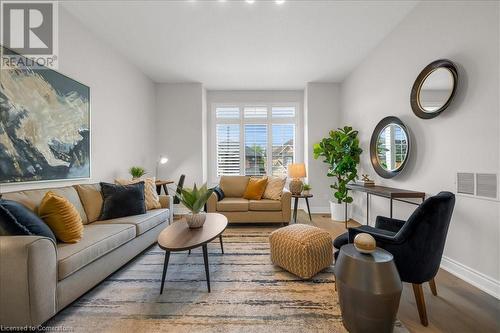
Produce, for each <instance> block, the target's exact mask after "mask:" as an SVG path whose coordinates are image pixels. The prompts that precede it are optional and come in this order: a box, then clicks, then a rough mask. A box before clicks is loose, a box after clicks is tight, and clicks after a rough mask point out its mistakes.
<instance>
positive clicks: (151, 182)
mask: <svg viewBox="0 0 500 333" xmlns="http://www.w3.org/2000/svg"><path fill="white" fill-rule="evenodd" d="M139 182H144V199H145V201H146V209H147V210H151V209H158V208H161V204H160V197H159V196H158V193H157V192H156V184H155V179H154V178H144V179H140V178H139V179H134V180H128V179H115V183H116V184H118V185H130V184H136V183H139Z"/></svg>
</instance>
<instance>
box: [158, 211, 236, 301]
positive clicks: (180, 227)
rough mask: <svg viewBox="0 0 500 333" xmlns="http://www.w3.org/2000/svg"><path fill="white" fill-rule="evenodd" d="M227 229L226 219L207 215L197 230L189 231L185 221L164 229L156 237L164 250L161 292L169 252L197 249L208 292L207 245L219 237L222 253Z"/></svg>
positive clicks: (222, 216) (221, 216)
mask: <svg viewBox="0 0 500 333" xmlns="http://www.w3.org/2000/svg"><path fill="white" fill-rule="evenodd" d="M226 227H227V218H226V217H225V216H224V215H222V214H217V213H207V219H206V220H205V224H204V225H203V227H201V228H198V229H189V227H188V225H187V223H186V220H184V219H181V220H179V221H177V222H174V223H172V224H171V225H169V226H168V227H166V228H165V229H164V230H163V231H162V232H161V233H160V235H159V236H158V245H159V246H160V248H162V249H163V250H165V262H164V264H163V275H162V278H161V290H160V294H161V293H163V286H164V284H165V276H166V275H167V267H168V260H169V258H170V252H179V251H186V250H191V249H194V248H197V247H200V246H201V247H202V249H203V260H204V261H205V274H206V276H207V287H208V292H210V273H209V267H208V251H207V244H208V243H210V242H211V241H213V240H214V239H215V238H217V237H219V240H220V245H221V249H222V253H224V247H223V245H222V233H223V232H224V230H225V229H226Z"/></svg>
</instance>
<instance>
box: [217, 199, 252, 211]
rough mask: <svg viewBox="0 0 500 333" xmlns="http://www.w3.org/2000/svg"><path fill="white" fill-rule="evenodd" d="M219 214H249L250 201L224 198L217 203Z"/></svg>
mask: <svg viewBox="0 0 500 333" xmlns="http://www.w3.org/2000/svg"><path fill="white" fill-rule="evenodd" d="M217 211H219V212H247V211H248V200H247V199H243V198H227V197H226V198H224V199H222V200H221V201H219V202H217Z"/></svg>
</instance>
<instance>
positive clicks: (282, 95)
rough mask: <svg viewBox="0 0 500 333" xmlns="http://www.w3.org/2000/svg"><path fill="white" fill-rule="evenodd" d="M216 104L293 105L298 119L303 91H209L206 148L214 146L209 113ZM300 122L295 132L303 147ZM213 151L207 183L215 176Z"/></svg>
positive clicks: (302, 100) (210, 150)
mask: <svg viewBox="0 0 500 333" xmlns="http://www.w3.org/2000/svg"><path fill="white" fill-rule="evenodd" d="M218 103H229V104H230V103H235V104H241V103H294V104H297V105H298V106H299V110H298V113H299V117H300V115H302V110H303V108H304V91H303V90H209V91H207V112H208V127H209V133H208V134H209V140H208V147H214V146H215V141H214V140H215V139H214V138H213V135H210V133H211V132H210V129H211V126H212V121H211V120H212V117H211V112H212V111H213V105H214V104H218ZM301 120H302V119H301ZM301 125H302V122H300V123H299V129H298V131H297V133H296V134H297V143H298V144H299V145H303V141H304V139H303V135H304V134H303V131H302V130H301V128H302V126H301ZM214 155H215V154H214V150H213V149H208V175H209V181H210V182H211V183H213V182H214V179H213V178H214V175H215V170H214V167H215V164H214V160H215V158H216V157H215V156H214ZM296 159H297V161H298V162H302V161H303V159H304V157H303V151H299V152H298V153H297V155H296Z"/></svg>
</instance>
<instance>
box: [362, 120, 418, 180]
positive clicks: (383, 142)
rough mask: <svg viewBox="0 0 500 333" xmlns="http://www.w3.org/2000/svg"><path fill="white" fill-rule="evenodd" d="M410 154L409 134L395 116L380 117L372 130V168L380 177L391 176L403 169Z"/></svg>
mask: <svg viewBox="0 0 500 333" xmlns="http://www.w3.org/2000/svg"><path fill="white" fill-rule="evenodd" d="M409 155H410V135H409V134H408V130H407V129H406V126H405V125H404V124H403V122H402V121H401V120H400V119H399V118H396V117H387V118H384V119H382V120H381V121H380V122H379V123H378V125H377V126H376V127H375V130H374V131H373V134H372V138H371V141H370V156H371V161H372V165H373V168H374V169H375V171H376V172H377V174H379V175H380V176H381V177H384V178H392V177H394V176H396V175H397V174H398V173H399V172H401V170H403V168H404V166H405V164H406V161H407V160H408V156H409Z"/></svg>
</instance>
